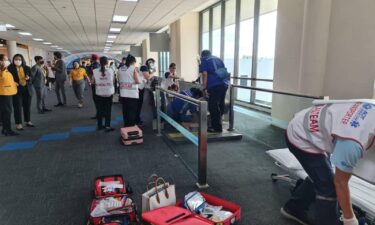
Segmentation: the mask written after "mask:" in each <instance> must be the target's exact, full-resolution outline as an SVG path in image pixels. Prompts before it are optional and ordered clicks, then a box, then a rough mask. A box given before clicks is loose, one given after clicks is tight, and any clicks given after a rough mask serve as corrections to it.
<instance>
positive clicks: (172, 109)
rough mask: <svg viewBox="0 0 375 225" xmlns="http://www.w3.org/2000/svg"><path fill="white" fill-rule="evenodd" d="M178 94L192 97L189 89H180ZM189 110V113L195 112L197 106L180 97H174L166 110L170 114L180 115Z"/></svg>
mask: <svg viewBox="0 0 375 225" xmlns="http://www.w3.org/2000/svg"><path fill="white" fill-rule="evenodd" d="M180 94H182V95H185V96H189V97H193V94H192V93H191V92H190V90H182V91H180ZM188 111H190V112H191V113H195V112H197V111H198V110H197V107H196V106H195V105H193V104H191V103H189V102H186V101H184V100H182V99H179V98H175V99H174V100H173V102H172V103H171V104H169V106H168V112H169V113H171V114H174V115H176V114H180V115H186V113H187V112H188Z"/></svg>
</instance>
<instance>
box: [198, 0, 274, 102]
mask: <svg viewBox="0 0 375 225" xmlns="http://www.w3.org/2000/svg"><path fill="white" fill-rule="evenodd" d="M237 2H238V3H239V4H240V5H239V6H240V7H237ZM277 5H278V0H221V1H220V3H217V4H215V5H212V6H210V7H209V8H208V9H206V10H205V11H203V12H201V19H202V21H201V23H202V31H201V32H202V33H201V43H202V49H210V46H211V50H212V54H213V55H216V56H220V53H221V50H222V49H221V47H222V46H223V47H224V49H223V52H224V55H223V61H224V63H225V66H226V67H227V69H228V71H229V72H230V73H231V74H232V76H239V77H242V78H247V79H239V80H238V83H237V84H239V85H243V86H255V87H259V88H265V89H272V88H273V82H272V79H273V74H274V61H275V59H274V58H275V39H276V38H275V37H276V25H277ZM222 11H224V12H225V16H224V17H222V16H221V12H222ZM210 13H212V15H210ZM211 20H212V21H211ZM222 20H224V21H222ZM222 23H223V25H224V30H223V31H222V30H221V26H220V24H222ZM210 25H211V26H210ZM255 28H258V29H255ZM222 33H224V34H222ZM222 35H223V36H222ZM210 37H211V38H210ZM221 37H224V39H223V40H222V38H221ZM210 41H212V43H210ZM254 46H256V47H257V48H254ZM253 66H254V68H253ZM234 72H236V74H234ZM250 79H255V80H253V81H251V80H250ZM256 79H266V80H256ZM235 93H236V98H237V100H239V101H244V102H246V103H250V104H257V105H261V106H266V107H271V106H272V94H271V93H267V92H259V91H250V90H246V89H236V91H235Z"/></svg>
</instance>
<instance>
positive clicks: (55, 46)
mask: <svg viewBox="0 0 375 225" xmlns="http://www.w3.org/2000/svg"><path fill="white" fill-rule="evenodd" d="M51 47H52V48H58V47H59V46H57V45H52V46H51Z"/></svg>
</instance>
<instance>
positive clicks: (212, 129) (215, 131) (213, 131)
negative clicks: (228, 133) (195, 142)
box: [207, 127, 223, 133]
mask: <svg viewBox="0 0 375 225" xmlns="http://www.w3.org/2000/svg"><path fill="white" fill-rule="evenodd" d="M207 132H208V133H222V132H223V130H222V129H221V130H219V129H214V128H212V127H211V128H208V129H207Z"/></svg>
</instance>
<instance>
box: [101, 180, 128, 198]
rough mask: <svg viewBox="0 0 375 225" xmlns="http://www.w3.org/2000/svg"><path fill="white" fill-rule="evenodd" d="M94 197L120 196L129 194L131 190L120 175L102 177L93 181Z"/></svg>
mask: <svg viewBox="0 0 375 225" xmlns="http://www.w3.org/2000/svg"><path fill="white" fill-rule="evenodd" d="M94 192H95V197H97V198H102V197H107V196H122V195H124V194H131V192H132V191H131V188H130V186H129V185H127V184H126V183H125V182H124V179H123V177H122V176H121V175H111V176H102V177H97V178H96V179H95V188H94Z"/></svg>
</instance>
